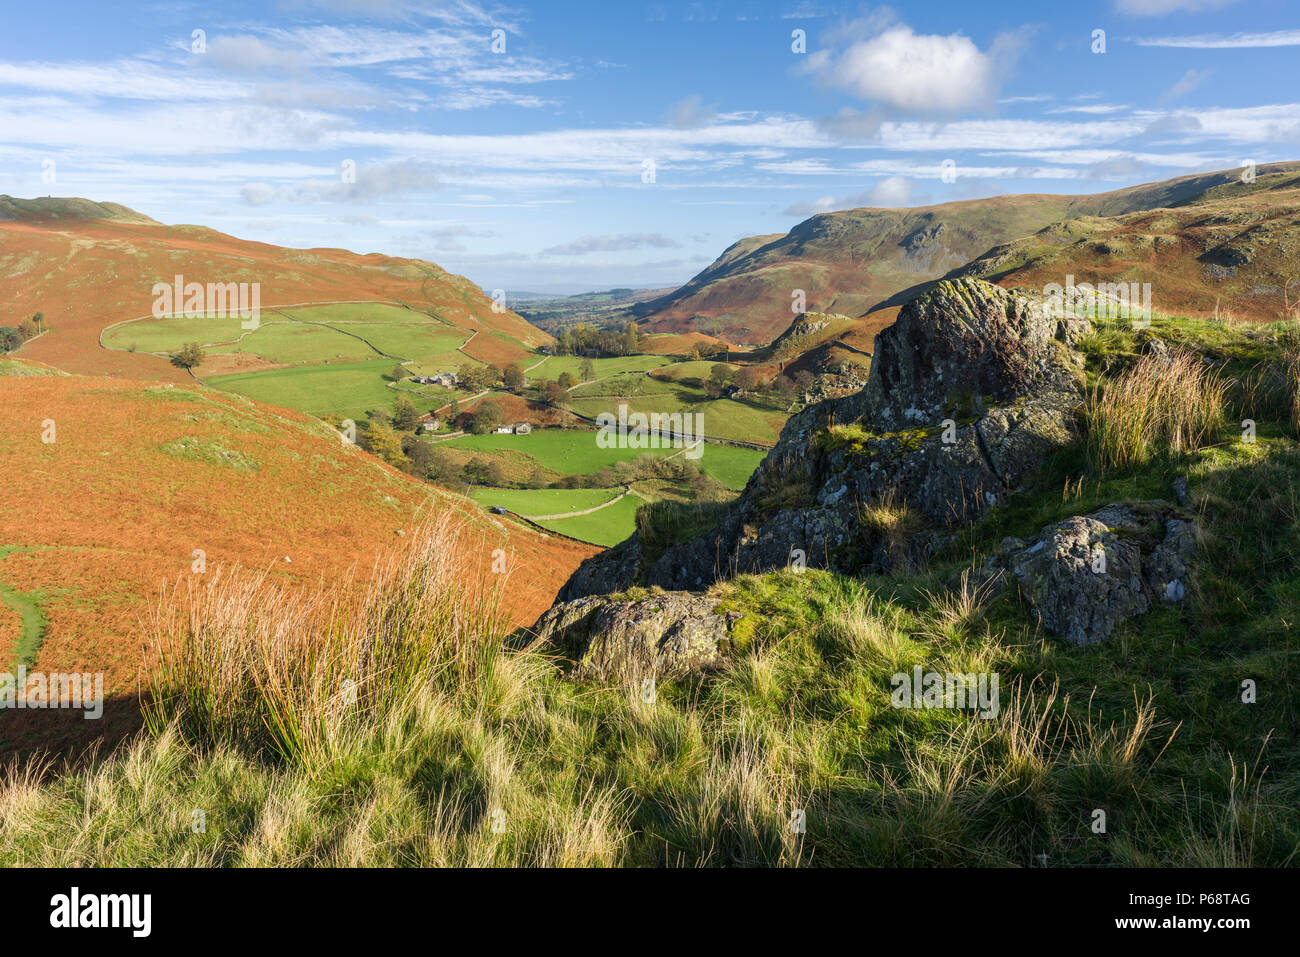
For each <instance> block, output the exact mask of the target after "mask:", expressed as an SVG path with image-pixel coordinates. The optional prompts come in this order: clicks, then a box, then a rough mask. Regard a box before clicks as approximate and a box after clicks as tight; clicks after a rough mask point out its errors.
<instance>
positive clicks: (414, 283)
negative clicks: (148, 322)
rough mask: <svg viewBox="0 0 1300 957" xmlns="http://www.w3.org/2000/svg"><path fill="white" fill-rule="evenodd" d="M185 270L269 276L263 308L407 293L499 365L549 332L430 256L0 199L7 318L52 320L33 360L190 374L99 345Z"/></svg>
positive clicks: (30, 352)
mask: <svg viewBox="0 0 1300 957" xmlns="http://www.w3.org/2000/svg"><path fill="white" fill-rule="evenodd" d="M6 211H7V212H6ZM8 215H14V216H17V217H18V218H16V219H8V218H6V217H7V216H8ZM97 217H98V218H97ZM177 273H183V274H184V275H185V277H186V279H187V280H190V281H197V282H204V283H206V282H223V283H225V282H258V283H261V284H262V296H261V302H262V308H263V310H264V312H266V311H269V310H270V309H272V308H274V307H275V306H276V305H277V304H282V303H300V302H309V301H313V302H322V301H340V300H384V301H388V302H393V301H399V302H405V303H408V304H409V305H410V306H411V307H412V308H413V309H415V310H428V311H429V312H430V313H433V314H434V315H436V317H437V318H438V319H439V320H441V321H442V322H443V323H445V324H448V325H451V326H455V327H458V328H459V329H460V330H462V331H463V334H464V335H465V336H469V335H470V334H471V333H473V332H476V331H479V332H481V333H483V335H482V336H480V337H479V338H486V339H490V340H491V341H492V343H493V347H492V350H491V351H492V354H491V355H490V356H486V355H485V358H487V359H489V360H490V361H494V362H496V361H511V360H519V359H524V358H526V357H527V356H529V355H530V354H531V353H532V352H533V351H534V350H535V349H536V348H537V347H538V346H541V345H545V344H547V343H549V342H551V341H552V340H551V337H550V336H549V335H547V334H546V333H544V332H542V331H541V330H539V329H537V328H535V327H533V326H532V325H530V324H529V323H528V322H527V321H525V320H524V319H522V318H520V317H519V316H517V315H516V314H515V313H513V312H510V311H508V310H507V311H505V312H494V311H493V310H492V308H491V306H492V302H491V300H490V299H488V297H487V296H486V295H484V293H483V291H482V290H481V289H479V288H478V287H477V286H475V285H474V284H473V283H471V282H470V281H469V280H467V279H465V278H464V277H462V276H456V275H454V274H451V273H448V272H445V271H444V270H442V269H440V268H439V267H438V266H436V265H435V264H433V263H428V262H423V261H421V260H414V259H396V258H393V257H388V256H382V255H378V254H370V255H358V254H355V253H350V252H347V251H346V250H341V249H309V250H300V249H284V248H281V247H277V246H271V245H267V244H264V243H255V242H248V241H245V240H240V239H237V238H235V237H233V236H227V235H223V234H222V233H218V232H216V231H214V230H210V229H205V228H202V227H197V226H193V227H191V226H164V225H161V224H158V223H154V222H153V221H152V220H148V219H147V218H145V217H140V216H138V215H136V214H131V212H130V211H129V210H124V208H123V207H115V206H113V204H101V205H96V204H91V203H88V202H86V201H84V200H61V199H56V200H51V201H45V200H42V201H38V202H25V201H21V202H18V203H14V204H6V203H5V202H4V201H0V325H16V324H17V322H18V320H19V319H20V318H22V317H25V316H30V315H31V314H32V313H34V312H36V311H38V310H39V311H42V312H44V313H45V316H46V320H47V322H48V324H49V326H50V329H51V332H50V333H49V334H48V335H45V336H41V337H39V338H38V339H36V340H33V341H32V342H30V343H28V344H27V345H26V346H24V347H23V353H24V356H26V357H29V358H32V359H36V360H40V361H43V362H47V363H49V364H51V365H53V366H55V367H57V368H60V369H64V370H65V371H70V372H78V373H86V374H95V375H103V374H119V375H122V374H125V375H130V376H133V377H136V378H157V379H170V380H172V381H183V380H184V379H185V378H187V377H186V376H185V374H184V373H183V372H181V371H180V370H176V369H174V368H172V367H171V366H170V365H169V364H168V363H167V361H166V360H165V359H162V358H159V357H156V356H152V355H150V354H148V353H147V352H135V353H130V352H125V351H121V352H116V351H107V350H105V349H103V348H101V347H100V345H99V335H100V333H101V331H102V330H104V329H105V328H106V327H108V326H110V325H112V324H113V323H115V322H120V321H123V320H127V319H134V318H136V317H139V316H147V315H149V314H150V313H151V311H152V307H153V293H152V289H153V285H154V283H156V282H160V281H161V282H170V281H172V278H173V277H174V275H175V274H177ZM87 303H91V304H93V308H87V306H86V304H87ZM403 314H405V315H406V316H409V315H410V313H409V312H408V311H406V310H402V311H401V312H399V313H393V314H392V316H391V317H390V318H392V317H397V316H402V315H403ZM418 314H419V313H417V315H418ZM128 344H129V343H128ZM141 348H144V347H143V346H141Z"/></svg>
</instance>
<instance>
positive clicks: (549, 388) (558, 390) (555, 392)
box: [546, 382, 569, 405]
mask: <svg viewBox="0 0 1300 957" xmlns="http://www.w3.org/2000/svg"><path fill="white" fill-rule="evenodd" d="M568 398H569V390H568V389H566V388H564V386H562V385H560V383H558V382H549V383H547V385H546V401H547V402H550V403H551V404H552V405H561V404H562V403H564V402H566V401H567V400H568Z"/></svg>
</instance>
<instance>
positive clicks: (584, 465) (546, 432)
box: [444, 429, 666, 475]
mask: <svg viewBox="0 0 1300 957" xmlns="http://www.w3.org/2000/svg"><path fill="white" fill-rule="evenodd" d="M444 444H445V445H447V446H448V447H450V448H458V449H469V450H472V451H481V452H490V451H492V450H494V449H510V450H513V451H516V452H524V453H526V454H528V455H530V456H532V457H533V458H534V459H535V460H536V461H537V462H538V464H539V465H541V466H542V467H544V468H548V469H554V470H555V471H557V472H561V473H563V474H564V475H580V474H588V473H591V472H599V471H600V470H601V469H603V468H606V467H608V466H610V465H613V464H614V463H615V462H623V461H630V460H631V459H634V458H636V457H637V456H638V455H646V454H653V455H663V454H666V453H665V452H664V451H663V450H655V449H602V448H600V447H599V446H597V445H596V431H595V430H594V429H592V430H586V429H535V430H534V431H533V432H532V433H531V434H529V435H497V434H495V433H493V434H491V435H465V436H462V437H460V438H458V439H450V440H448V441H447V442H446V443H444Z"/></svg>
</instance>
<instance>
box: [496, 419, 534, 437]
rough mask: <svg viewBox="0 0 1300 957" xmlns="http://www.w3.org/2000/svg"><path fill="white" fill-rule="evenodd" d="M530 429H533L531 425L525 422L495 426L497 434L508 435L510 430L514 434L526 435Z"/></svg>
mask: <svg viewBox="0 0 1300 957" xmlns="http://www.w3.org/2000/svg"><path fill="white" fill-rule="evenodd" d="M531 431H533V427H532V426H531V425H529V424H528V423H527V422H516V423H515V424H514V425H498V426H497V434H498V435H509V434H511V433H512V432H513V433H514V434H515V435H527V434H528V433H529V432H531Z"/></svg>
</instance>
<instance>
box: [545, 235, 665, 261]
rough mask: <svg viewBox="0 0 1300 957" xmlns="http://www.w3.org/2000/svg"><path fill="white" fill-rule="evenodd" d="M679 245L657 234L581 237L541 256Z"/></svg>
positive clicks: (547, 250) (546, 250) (546, 251)
mask: <svg viewBox="0 0 1300 957" xmlns="http://www.w3.org/2000/svg"><path fill="white" fill-rule="evenodd" d="M679 246H681V243H679V242H677V240H675V239H669V238H668V237H667V236H663V235H660V234H659V233H621V234H618V235H613V236H583V237H582V238H580V239H576V240H574V241H573V242H571V243H566V244H564V245H563V246H551V247H550V248H549V249H543V250H542V252H541V255H543V256H582V255H585V254H586V253H597V252H599V253H607V252H622V251H624V250H627V249H676V248H678V247H679Z"/></svg>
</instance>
